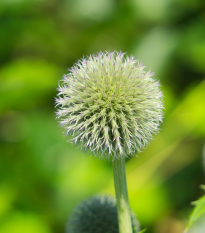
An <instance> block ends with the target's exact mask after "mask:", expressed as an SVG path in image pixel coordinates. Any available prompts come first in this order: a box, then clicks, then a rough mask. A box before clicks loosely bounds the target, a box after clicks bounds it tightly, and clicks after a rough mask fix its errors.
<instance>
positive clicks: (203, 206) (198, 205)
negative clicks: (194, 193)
mask: <svg viewBox="0 0 205 233" xmlns="http://www.w3.org/2000/svg"><path fill="white" fill-rule="evenodd" d="M201 188H202V189H203V190H204V191H205V185H202V186H201ZM193 204H194V205H195V208H194V210H193V212H192V214H191V215H190V218H189V222H188V224H187V227H186V229H185V233H186V232H187V231H188V229H189V228H190V226H192V224H193V223H195V222H196V220H197V219H198V218H199V217H200V216H201V215H202V214H204V213H205V195H204V196H203V197H201V198H199V200H198V201H194V202H193Z"/></svg>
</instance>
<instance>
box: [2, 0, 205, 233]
mask: <svg viewBox="0 0 205 233" xmlns="http://www.w3.org/2000/svg"><path fill="white" fill-rule="evenodd" d="M100 50H101V51H105V50H111V51H112V50H118V51H119V50H121V51H122V52H127V54H128V55H134V56H135V57H136V58H137V59H140V60H141V61H143V62H144V64H145V65H146V66H148V67H149V68H150V69H151V70H152V71H154V72H155V77H156V78H157V79H159V80H160V82H161V83H162V90H163V92H164V95H165V98H164V99H165V108H166V111H165V118H164V123H163V125H162V127H161V131H160V133H159V134H158V135H156V136H155V137H154V140H153V141H152V142H151V144H150V145H149V146H148V147H147V148H146V150H145V151H144V152H142V153H141V154H139V157H134V158H132V159H130V160H129V161H127V179H128V189H129V198H130V205H131V207H132V209H133V210H134V212H135V213H136V214H137V216H138V218H139V220H140V222H141V226H142V228H145V227H147V233H165V232H166V233H181V232H183V230H184V228H185V225H186V222H187V220H188V216H189V214H190V213H191V210H192V208H193V207H192V206H191V204H190V203H191V202H192V201H194V200H196V199H198V198H199V197H200V196H201V195H203V192H202V190H201V189H200V188H199V186H200V184H203V183H204V180H205V173H204V171H205V162H203V161H204V160H205V155H204V153H205V152H204V151H205V149H203V148H204V147H203V145H204V141H205V140H204V139H205V80H204V77H205V1H204V0H126V1H120V0H0V232H1V233H27V232H29V233H63V232H65V225H66V221H67V218H68V216H69V213H70V212H71V211H72V209H73V208H74V207H75V206H76V205H77V204H78V203H79V202H80V201H81V200H83V199H85V198H88V197H90V196H92V195H94V194H100V193H101V194H102V193H106V194H107V193H110V194H114V188H113V178H112V167H111V164H110V163H109V162H104V161H100V160H98V159H93V158H92V157H88V156H86V155H84V154H83V153H82V152H81V151H80V150H79V149H76V148H75V147H74V146H73V145H71V144H69V143H68V142H66V141H67V139H68V138H66V137H64V135H63V133H62V129H61V128H60V127H59V126H58V123H57V121H56V120H55V109H54V97H55V96H56V94H57V91H56V88H57V86H58V81H59V80H60V79H61V78H62V76H63V74H66V73H67V72H68V68H70V67H71V66H72V65H73V64H74V63H75V62H76V61H77V60H78V59H80V58H82V57H83V55H84V56H87V55H89V54H91V53H96V52H99V51H100ZM203 157H204V160H203ZM202 222H203V221H202ZM200 224H201V223H200ZM200 226H201V225H200ZM194 227H195V229H196V225H195V226H194ZM197 229H201V231H200V230H192V229H191V230H190V232H194V233H197V232H201V233H202V232H204V231H203V230H204V229H205V227H198V228H197Z"/></svg>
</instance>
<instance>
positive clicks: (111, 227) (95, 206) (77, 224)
mask: <svg viewBox="0 0 205 233" xmlns="http://www.w3.org/2000/svg"><path fill="white" fill-rule="evenodd" d="M131 222H132V230H133V233H137V232H139V222H138V220H137V218H136V216H135V214H134V213H133V212H131ZM107 232H109V233H119V227H118V219H117V208H116V202H115V199H114V198H112V197H109V196H106V195H103V196H94V197H91V198H89V199H88V200H84V201H82V202H81V203H80V204H79V205H78V206H76V207H75V209H74V211H73V212H72V213H71V215H70V217H69V221H68V224H67V228H66V233H107Z"/></svg>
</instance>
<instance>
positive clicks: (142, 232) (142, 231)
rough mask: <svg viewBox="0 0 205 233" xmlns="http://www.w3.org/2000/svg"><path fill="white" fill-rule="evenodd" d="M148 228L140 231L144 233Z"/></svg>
mask: <svg viewBox="0 0 205 233" xmlns="http://www.w3.org/2000/svg"><path fill="white" fill-rule="evenodd" d="M146 230H147V229H146V228H145V229H143V230H141V231H140V232H138V233H144V232H145V231H146Z"/></svg>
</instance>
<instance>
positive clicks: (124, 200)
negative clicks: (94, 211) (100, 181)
mask: <svg viewBox="0 0 205 233" xmlns="http://www.w3.org/2000/svg"><path fill="white" fill-rule="evenodd" d="M112 165H113V175H114V183H115V195H116V200H117V214H118V225H119V233H132V225H131V217H130V207H129V201H128V192H127V181H126V171H125V158H119V159H115V160H114V161H113V163H112Z"/></svg>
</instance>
